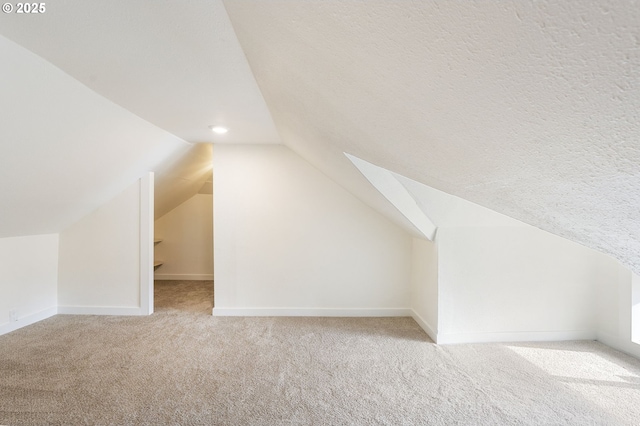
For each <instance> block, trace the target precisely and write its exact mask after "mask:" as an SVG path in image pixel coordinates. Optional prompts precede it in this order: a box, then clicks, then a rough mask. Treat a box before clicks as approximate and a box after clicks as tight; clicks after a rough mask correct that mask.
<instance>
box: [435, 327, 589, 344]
mask: <svg viewBox="0 0 640 426" xmlns="http://www.w3.org/2000/svg"><path fill="white" fill-rule="evenodd" d="M596 337H597V336H596V332H595V331H593V330H570V331H514V332H488V333H450V334H444V333H438V335H437V339H436V343H438V344H439V345H440V344H442V345H447V344H455V343H502V342H552V341H562V340H596Z"/></svg>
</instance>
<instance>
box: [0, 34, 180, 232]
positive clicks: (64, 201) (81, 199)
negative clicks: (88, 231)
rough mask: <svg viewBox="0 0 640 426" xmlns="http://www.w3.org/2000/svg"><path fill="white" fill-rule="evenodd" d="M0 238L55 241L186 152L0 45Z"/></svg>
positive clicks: (46, 66)
mask: <svg viewBox="0 0 640 426" xmlns="http://www.w3.org/2000/svg"><path fill="white" fill-rule="evenodd" d="M0 58H2V61H1V62H0V120H1V123H2V125H1V126H0V237H9V236H18V235H34V234H46V233H57V232H60V231H62V230H63V229H65V228H66V227H68V226H69V225H71V224H73V223H74V222H75V221H77V220H78V219H80V218H82V217H83V216H85V215H86V214H88V213H89V212H91V211H92V210H94V209H96V208H97V207H99V206H101V205H102V204H104V203H105V202H106V201H108V200H109V199H111V198H113V197H114V196H115V195H117V194H118V193H119V192H121V191H122V190H123V189H124V188H126V187H127V186H128V185H130V184H132V183H133V182H134V181H135V180H136V179H138V178H139V177H140V176H141V175H142V174H143V173H144V172H145V171H148V170H154V169H157V168H159V167H161V166H162V165H163V163H164V162H165V161H166V159H167V158H171V157H173V156H179V155H182V154H183V153H185V152H187V151H188V150H189V148H190V146H191V145H190V144H188V143H186V142H184V141H182V140H180V139H179V138H177V137H176V136H174V135H172V134H170V133H168V132H166V131H164V130H162V129H160V128H158V127H156V126H154V125H152V124H150V123H148V122H146V121H144V120H142V119H141V118H139V117H137V116H135V115H133V114H132V113H130V112H129V111H127V110H125V109H124V108H122V107H120V106H118V105H116V104H114V103H113V102H110V101H108V100H106V99H105V98H103V97H101V96H99V95H98V94H96V93H95V92H92V91H91V90H89V89H87V88H86V87H85V86H83V85H82V84H80V83H79V82H78V81H76V80H74V79H73V78H71V77H70V76H69V75H67V74H65V73H64V72H62V71H60V70H59V69H58V68H56V67H54V66H53V65H51V64H50V63H48V62H46V61H45V60H43V59H42V58H40V57H38V56H36V55H34V54H33V53H31V52H29V51H27V50H25V49H24V48H22V47H20V46H18V45H16V44H15V43H13V42H11V41H9V40H7V39H6V38H3V37H0Z"/></svg>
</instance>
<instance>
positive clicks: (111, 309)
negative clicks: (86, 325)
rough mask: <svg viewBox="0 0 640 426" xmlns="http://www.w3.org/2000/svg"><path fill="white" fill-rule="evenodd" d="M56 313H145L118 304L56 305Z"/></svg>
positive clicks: (139, 309)
mask: <svg viewBox="0 0 640 426" xmlns="http://www.w3.org/2000/svg"><path fill="white" fill-rule="evenodd" d="M58 313H59V314H63V315H116V316H118V315H119V316H132V315H146V313H144V312H143V311H142V309H141V308H139V307H120V306H58Z"/></svg>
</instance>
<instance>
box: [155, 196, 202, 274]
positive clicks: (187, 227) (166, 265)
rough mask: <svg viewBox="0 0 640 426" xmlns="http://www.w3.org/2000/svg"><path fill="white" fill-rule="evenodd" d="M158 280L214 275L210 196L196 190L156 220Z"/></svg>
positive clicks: (156, 272)
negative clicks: (159, 263)
mask: <svg viewBox="0 0 640 426" xmlns="http://www.w3.org/2000/svg"><path fill="white" fill-rule="evenodd" d="M155 238H156V240H162V242H160V243H158V244H156V245H155V259H156V260H161V261H162V262H163V264H162V266H160V267H159V268H158V269H157V270H156V271H155V278H156V279H159V280H212V279H213V196H212V195H208V194H196V195H194V196H193V197H191V198H189V199H188V200H187V201H185V202H184V203H182V204H180V205H179V206H178V207H176V208H175V209H173V210H171V211H170V212H169V213H167V214H165V215H164V216H162V217H161V218H159V219H158V220H156V222H155Z"/></svg>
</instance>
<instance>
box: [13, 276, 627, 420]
mask: <svg viewBox="0 0 640 426" xmlns="http://www.w3.org/2000/svg"><path fill="white" fill-rule="evenodd" d="M212 292H213V289H212V285H211V282H193V281H192V282H158V283H157V285H156V301H157V306H156V313H155V314H154V315H152V316H150V317H98V316H71V315H58V316H56V317H53V318H50V319H48V320H45V321H42V322H40V323H37V324H34V325H32V326H29V327H26V328H23V329H21V330H17V331H15V332H13V333H10V334H7V335H4V336H0V424H3V425H107V424H111V425H291V424H294V425H346V424H355V425H378V424H386V425H421V424H437V425H451V424H462V425H497V424H533V425H547V424H579V425H583V424H598V425H615V424H636V425H637V424H640V361H638V360H636V359H633V358H630V357H627V356H625V355H623V354H620V353H619V352H616V351H613V350H611V349H609V348H607V347H606V346H604V345H601V344H599V343H596V342H563V343H545V344H478V345H455V346H436V345H434V344H433V343H431V341H430V340H429V339H428V338H427V336H426V335H425V334H424V333H423V332H422V331H421V329H420V328H419V327H418V325H417V324H416V323H415V322H414V321H413V320H411V319H408V318H232V317H227V318H221V317H212V316H211V315H210V313H211V305H212Z"/></svg>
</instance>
